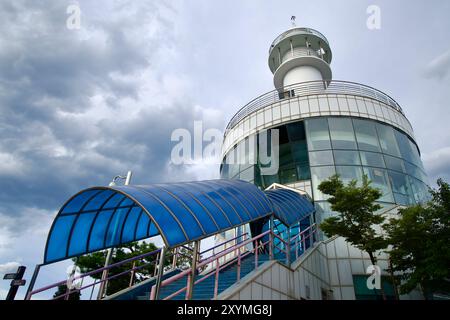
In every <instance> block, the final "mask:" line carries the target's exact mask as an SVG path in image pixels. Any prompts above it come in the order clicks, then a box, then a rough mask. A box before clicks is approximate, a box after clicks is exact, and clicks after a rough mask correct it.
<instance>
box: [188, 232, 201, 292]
mask: <svg viewBox="0 0 450 320" xmlns="http://www.w3.org/2000/svg"><path fill="white" fill-rule="evenodd" d="M199 245H200V241H198V240H197V241H195V242H194V252H193V254H192V264H191V273H190V275H191V277H190V278H189V284H188V287H187V294H186V300H191V299H192V294H193V292H194V284H195V273H196V272H197V258H198V247H199Z"/></svg>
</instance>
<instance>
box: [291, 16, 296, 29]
mask: <svg viewBox="0 0 450 320" xmlns="http://www.w3.org/2000/svg"><path fill="white" fill-rule="evenodd" d="M295 19H296V17H295V16H292V17H291V23H292V27H295V26H296V24H295Z"/></svg>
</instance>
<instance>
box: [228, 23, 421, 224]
mask: <svg viewBox="0 0 450 320" xmlns="http://www.w3.org/2000/svg"><path fill="white" fill-rule="evenodd" d="M331 59H332V53H331V49H330V46H329V43H328V40H327V39H326V38H325V36H323V35H322V34H321V33H320V32H318V31H316V30H313V29H309V28H298V27H295V28H292V29H290V30H288V31H286V32H284V33H283V34H281V35H280V36H278V37H277V38H276V39H275V41H274V42H273V43H272V45H271V46H270V50H269V67H270V70H271V71H272V73H273V75H274V85H275V87H276V89H275V90H273V91H271V92H268V93H265V94H263V95H261V96H259V97H257V98H255V99H254V100H252V101H251V102H249V103H248V104H247V105H245V106H244V107H243V108H242V109H240V110H239V111H238V112H237V113H236V114H235V115H234V117H233V118H232V119H231V121H230V122H229V124H228V126H227V130H226V133H225V136H224V144H223V161H222V165H221V177H222V178H229V179H241V180H245V181H250V182H253V183H254V184H256V185H257V186H259V187H261V188H267V187H269V186H270V185H272V184H273V183H280V184H283V185H287V186H290V187H294V188H297V189H301V190H304V191H306V192H307V193H308V194H309V195H310V196H311V198H312V199H313V200H314V203H315V206H316V221H317V222H320V221H321V220H322V219H323V218H324V217H326V216H327V215H328V214H329V213H330V211H331V210H330V208H329V204H328V202H327V201H326V197H325V196H324V195H323V194H322V193H321V192H320V191H319V190H318V189H317V187H318V185H319V184H320V183H321V182H322V181H323V180H325V179H327V178H328V177H330V176H332V175H334V174H335V173H337V174H339V175H340V177H341V179H342V180H343V181H344V182H349V181H350V180H352V179H357V180H361V179H362V176H363V174H366V175H367V176H368V177H369V179H370V180H371V181H372V185H373V186H375V187H377V188H379V189H380V190H381V191H382V192H383V196H382V198H381V199H380V203H381V204H382V205H383V206H384V207H392V206H395V205H411V204H415V203H420V202H423V201H424V200H427V198H428V187H427V183H428V181H427V177H426V174H425V172H424V168H423V165H422V161H421V159H420V150H419V147H418V146H417V143H416V141H415V138H414V133H413V129H412V127H411V124H410V123H409V121H408V119H407V118H406V116H405V114H404V112H403V110H402V108H401V107H400V106H399V104H398V103H397V102H396V101H395V100H394V99H392V98H391V97H390V96H388V95H387V94H385V93H383V92H381V91H379V90H377V89H375V88H372V87H369V86H366V85H363V84H359V83H354V82H348V81H337V80H332V72H331V68H330V63H331ZM275 130H276V132H277V134H276V136H277V139H278V141H275V142H278V152H277V153H278V154H277V153H275V152H272V151H274V150H272V151H271V150H270V147H269V148H268V149H269V151H268V153H270V154H271V156H272V157H276V159H274V158H272V162H276V166H277V168H278V170H276V171H274V172H271V173H270V174H267V173H266V172H264V168H265V167H266V166H267V163H263V161H261V156H260V154H261V152H260V149H261V146H262V145H266V144H268V145H270V141H273V140H272V139H271V136H273V133H274V132H275ZM272 148H273V147H272ZM272 164H273V163H272Z"/></svg>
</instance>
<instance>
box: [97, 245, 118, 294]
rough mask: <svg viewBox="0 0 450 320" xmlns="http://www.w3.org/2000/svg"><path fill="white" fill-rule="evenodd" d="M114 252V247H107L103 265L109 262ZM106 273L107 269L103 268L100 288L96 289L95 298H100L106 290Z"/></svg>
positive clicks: (107, 264)
mask: <svg viewBox="0 0 450 320" xmlns="http://www.w3.org/2000/svg"><path fill="white" fill-rule="evenodd" d="M113 253H114V248H109V249H108V251H107V254H106V260H105V267H107V266H109V265H110V264H111V260H112V256H113ZM108 274H109V269H105V270H103V273H102V278H101V282H100V288H99V289H98V294H97V300H101V299H102V298H103V296H104V295H105V294H106V290H107V287H108Z"/></svg>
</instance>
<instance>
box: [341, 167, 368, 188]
mask: <svg viewBox="0 0 450 320" xmlns="http://www.w3.org/2000/svg"><path fill="white" fill-rule="evenodd" d="M336 173H337V174H338V175H339V177H340V178H341V180H342V182H344V184H348V183H349V182H350V181H352V180H356V181H358V182H361V181H362V168H361V167H356V166H336Z"/></svg>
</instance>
